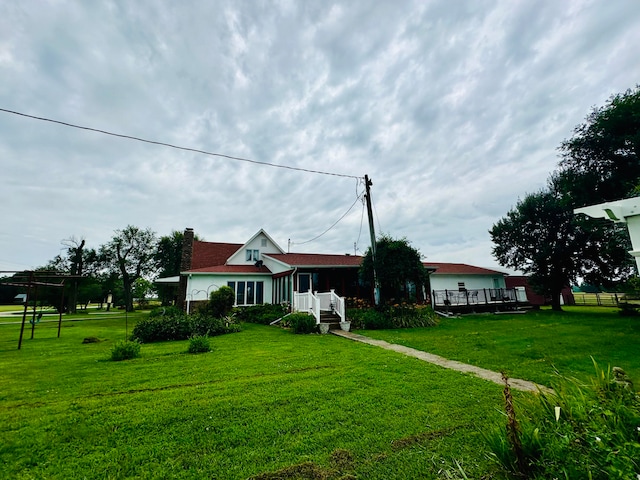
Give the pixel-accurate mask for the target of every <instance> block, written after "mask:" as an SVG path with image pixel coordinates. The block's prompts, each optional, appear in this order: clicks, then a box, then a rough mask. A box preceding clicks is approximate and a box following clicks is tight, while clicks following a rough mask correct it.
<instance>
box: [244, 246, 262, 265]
mask: <svg viewBox="0 0 640 480" xmlns="http://www.w3.org/2000/svg"><path fill="white" fill-rule="evenodd" d="M245 259H246V261H247V262H257V261H258V260H260V250H251V249H250V248H248V249H247V251H246V257H245Z"/></svg>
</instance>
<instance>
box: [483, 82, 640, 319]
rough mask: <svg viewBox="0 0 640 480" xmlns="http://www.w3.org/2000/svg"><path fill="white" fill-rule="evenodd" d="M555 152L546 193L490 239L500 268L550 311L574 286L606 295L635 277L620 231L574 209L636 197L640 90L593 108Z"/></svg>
mask: <svg viewBox="0 0 640 480" xmlns="http://www.w3.org/2000/svg"><path fill="white" fill-rule="evenodd" d="M559 151H560V157H561V160H560V162H559V164H558V167H557V169H556V170H554V171H553V172H552V173H551V174H550V176H549V178H548V180H547V186H546V187H545V188H543V189H541V190H539V191H537V192H533V193H529V194H527V195H525V196H524V198H522V199H520V200H518V202H517V203H516V205H515V207H513V208H512V209H511V210H510V211H509V212H507V214H506V216H505V217H503V218H502V219H500V220H499V221H498V222H497V223H496V224H494V225H493V227H492V228H491V230H490V231H489V233H490V235H491V239H492V241H493V243H494V248H493V255H494V256H495V258H496V259H497V260H498V262H499V263H500V264H501V265H503V266H505V267H509V268H514V269H516V270H520V271H522V272H523V273H525V274H527V275H529V277H530V283H531V284H532V286H533V287H534V288H535V289H536V291H537V292H538V293H540V294H544V295H547V296H550V297H551V299H552V307H553V309H555V310H560V309H561V303H560V293H561V290H562V288H563V287H565V286H567V285H569V284H571V283H572V282H576V281H577V279H581V280H582V281H584V282H586V283H588V284H591V285H598V286H603V287H608V288H610V287H612V286H613V285H616V284H619V283H621V282H625V281H626V280H628V279H629V278H630V277H631V276H632V275H633V274H634V273H635V264H634V262H633V260H632V258H631V256H630V255H629V254H628V251H629V250H631V242H630V239H629V235H628V232H627V229H626V226H625V225H620V224H615V223H613V222H609V221H607V220H604V219H593V218H587V217H585V216H583V215H574V214H573V209H574V208H579V207H583V206H587V205H593V204H598V203H603V202H608V201H613V200H620V199H622V198H627V197H630V196H636V195H638V194H639V193H640V161H639V158H640V156H639V155H640V86H637V87H636V88H635V89H631V90H628V91H626V92H624V93H620V94H617V95H613V96H612V97H611V98H610V99H609V100H608V102H607V103H606V104H605V105H604V106H602V107H595V108H593V110H592V111H591V113H589V115H587V117H586V119H585V121H584V122H583V123H581V124H580V125H578V126H577V127H576V128H575V129H574V132H573V136H572V137H571V138H569V139H568V140H565V141H563V142H562V143H561V144H560V146H559Z"/></svg>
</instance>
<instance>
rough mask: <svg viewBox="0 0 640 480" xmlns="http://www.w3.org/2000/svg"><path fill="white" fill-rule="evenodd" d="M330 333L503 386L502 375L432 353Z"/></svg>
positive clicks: (513, 381) (516, 382) (521, 385)
mask: <svg viewBox="0 0 640 480" xmlns="http://www.w3.org/2000/svg"><path fill="white" fill-rule="evenodd" d="M330 332H331V333H333V334H334V335H337V336H339V337H343V338H347V339H349V340H354V341H356V342H362V343H366V344H368V345H374V346H376V347H380V348H384V349H386V350H393V351H394V352H398V353H402V354H404V355H407V356H409V357H415V358H417V359H419V360H423V361H425V362H429V363H433V364H434V365H439V366H441V367H444V368H450V369H452V370H457V371H459V372H464V373H470V374H472V375H475V376H476V377H480V378H482V379H484V380H489V381H491V382H494V383H497V384H498V385H503V386H504V381H503V380H502V375H501V374H500V373H498V372H494V371H492V370H487V369H485V368H480V367H476V366H474V365H469V364H466V363H462V362H456V361H455V360H448V359H446V358H444V357H440V356H438V355H433V354H432V353H427V352H423V351H421V350H416V349H415V348H409V347H405V346H403V345H398V344H395V343H389V342H385V341H384V340H375V339H373V338H369V337H365V336H364V335H358V334H357V333H353V332H345V331H343V330H330ZM509 385H510V386H511V388H513V389H515V390H522V391H524V392H538V391H543V392H552V391H553V390H551V389H550V388H549V387H545V386H544V385H539V384H537V383H533V382H529V381H527V380H520V379H519V378H509Z"/></svg>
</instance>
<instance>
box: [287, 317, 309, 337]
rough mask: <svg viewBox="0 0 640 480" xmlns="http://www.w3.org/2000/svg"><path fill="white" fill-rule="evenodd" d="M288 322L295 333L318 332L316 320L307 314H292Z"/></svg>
mask: <svg viewBox="0 0 640 480" xmlns="http://www.w3.org/2000/svg"><path fill="white" fill-rule="evenodd" d="M287 321H288V323H289V325H290V326H291V329H292V330H293V333H313V332H315V331H316V319H315V318H313V316H312V315H309V314H307V313H300V312H298V313H292V314H291V315H289V316H288V317H287Z"/></svg>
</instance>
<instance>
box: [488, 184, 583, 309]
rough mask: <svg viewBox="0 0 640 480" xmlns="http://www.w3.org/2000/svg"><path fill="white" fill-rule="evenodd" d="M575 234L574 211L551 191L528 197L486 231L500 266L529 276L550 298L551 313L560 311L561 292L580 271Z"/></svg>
mask: <svg viewBox="0 0 640 480" xmlns="http://www.w3.org/2000/svg"><path fill="white" fill-rule="evenodd" d="M576 233H577V232H576V229H575V226H574V222H573V212H572V211H571V210H568V209H567V208H566V207H565V205H563V203H562V201H561V199H560V198H558V196H557V195H555V194H554V192H553V191H551V190H541V191H539V192H537V193H532V194H528V195H527V196H526V197H525V198H524V199H522V200H519V201H518V203H517V204H516V206H515V208H512V209H511V210H510V211H509V212H507V215H506V217H503V218H502V219H500V220H499V221H498V222H497V223H496V224H494V225H493V227H492V228H491V230H489V234H490V235H491V240H492V241H493V243H494V244H495V246H494V247H493V255H494V257H495V258H496V259H497V260H498V262H499V263H500V265H503V266H505V267H509V268H514V269H516V270H520V271H522V272H523V273H525V274H527V275H529V276H530V279H529V281H530V283H531V285H532V287H533V288H534V289H535V290H536V291H537V292H538V293H539V294H542V295H549V296H551V299H552V301H551V305H552V308H553V310H562V307H561V303H560V294H561V293H562V289H563V288H564V287H565V286H567V285H569V282H571V281H572V280H574V279H575V278H576V276H577V274H578V272H579V266H578V263H577V261H576V257H575V255H574V251H573V250H574V249H573V245H574V241H575V238H576Z"/></svg>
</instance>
